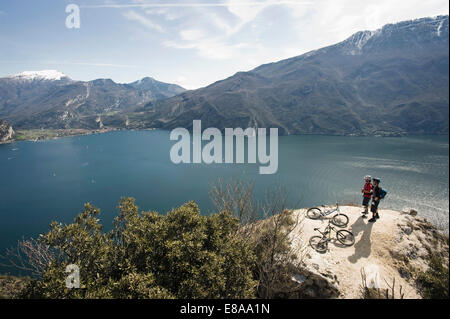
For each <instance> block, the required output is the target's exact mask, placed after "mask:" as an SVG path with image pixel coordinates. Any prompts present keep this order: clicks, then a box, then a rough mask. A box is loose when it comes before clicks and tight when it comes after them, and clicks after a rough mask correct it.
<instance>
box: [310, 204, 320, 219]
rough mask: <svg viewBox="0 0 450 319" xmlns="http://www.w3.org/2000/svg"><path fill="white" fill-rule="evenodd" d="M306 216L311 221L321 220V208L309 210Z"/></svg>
mask: <svg viewBox="0 0 450 319" xmlns="http://www.w3.org/2000/svg"><path fill="white" fill-rule="evenodd" d="M306 215H307V216H308V218H310V219H319V218H320V217H322V211H321V210H320V208H317V207H313V208H310V209H308V211H307V212H306Z"/></svg>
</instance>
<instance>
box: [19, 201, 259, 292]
mask: <svg viewBox="0 0 450 319" xmlns="http://www.w3.org/2000/svg"><path fill="white" fill-rule="evenodd" d="M119 209H120V214H119V216H118V217H116V218H115V221H114V228H113V230H112V231H110V232H108V233H105V232H102V225H101V224H100V223H99V219H98V218H97V215H98V214H99V213H100V211H99V210H98V209H96V208H94V207H93V206H91V205H90V204H86V205H85V210H84V212H82V213H81V214H80V215H79V216H78V217H77V218H75V220H74V222H73V223H72V224H69V225H62V224H60V223H56V222H53V223H52V224H51V225H50V231H49V232H48V233H46V234H44V235H41V236H40V241H41V242H42V243H44V244H46V245H48V246H50V247H52V248H55V249H57V250H58V251H59V252H61V256H62V257H61V258H55V259H54V260H53V261H52V262H50V263H49V265H48V266H47V267H46V269H45V271H44V273H43V274H42V278H40V279H39V280H34V281H32V282H31V283H30V284H29V285H28V286H27V288H26V289H25V290H24V291H23V292H22V294H21V296H20V297H22V298H253V297H255V290H256V289H255V287H256V285H257V282H256V281H255V280H254V279H253V274H252V268H253V267H254V264H255V262H256V260H255V253H254V252H253V251H252V249H251V248H250V246H249V245H248V244H246V242H245V241H243V240H242V238H241V237H240V236H239V235H238V234H237V231H238V228H239V221H238V220H237V219H236V218H234V217H232V216H231V214H230V213H227V212H223V213H219V214H213V215H211V216H202V215H200V211H199V208H198V206H197V205H196V204H195V203H194V202H190V203H187V204H185V205H183V206H181V207H179V208H177V209H175V210H173V211H171V212H169V213H168V214H167V215H160V214H158V213H155V212H144V213H139V211H138V207H137V206H136V205H135V203H134V199H132V198H123V199H122V200H121V202H120V203H119ZM69 264H75V265H77V266H78V267H79V269H80V282H81V288H82V289H68V288H66V286H65V281H66V276H67V274H66V273H65V268H66V266H67V265H69Z"/></svg>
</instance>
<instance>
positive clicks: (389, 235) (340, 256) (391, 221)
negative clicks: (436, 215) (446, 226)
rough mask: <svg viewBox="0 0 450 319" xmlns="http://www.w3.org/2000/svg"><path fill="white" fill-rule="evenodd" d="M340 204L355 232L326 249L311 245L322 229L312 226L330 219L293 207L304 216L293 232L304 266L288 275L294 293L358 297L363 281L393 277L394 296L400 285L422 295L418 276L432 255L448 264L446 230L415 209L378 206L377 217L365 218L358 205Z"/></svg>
mask: <svg viewBox="0 0 450 319" xmlns="http://www.w3.org/2000/svg"><path fill="white" fill-rule="evenodd" d="M340 209H341V212H342V213H344V214H346V215H347V216H348V217H349V219H350V221H349V223H348V225H347V227H346V228H345V229H347V230H349V231H351V232H352V233H353V234H354V236H355V244H354V245H353V246H351V247H344V246H342V245H340V244H339V242H337V241H336V240H333V241H331V242H330V243H329V245H328V250H327V252H326V253H319V252H317V251H315V250H314V249H312V248H311V247H310V246H309V239H310V238H311V237H312V236H317V235H320V234H319V233H318V232H316V231H314V229H315V228H319V229H320V230H321V231H323V230H324V228H325V227H326V226H327V224H328V220H327V219H323V220H311V219H308V218H307V217H306V216H305V215H306V209H300V210H297V211H295V213H296V214H298V216H299V217H300V218H301V219H302V222H301V223H300V224H301V225H300V226H298V227H299V228H298V229H297V230H295V231H294V232H293V233H292V236H293V238H292V245H295V247H293V249H294V250H297V251H301V252H302V253H301V255H300V254H299V256H298V258H300V259H301V260H302V263H303V266H304V267H303V268H304V272H303V273H299V274H297V275H295V276H294V277H293V278H292V280H293V281H294V282H296V283H297V284H298V287H297V289H296V291H297V292H298V297H300V298H344V299H353V298H362V289H363V284H365V286H366V287H367V288H373V289H378V290H380V291H383V292H384V291H386V289H390V286H392V283H393V282H394V281H395V290H396V291H395V294H396V297H399V296H400V294H399V293H400V287H401V288H402V290H401V291H402V294H404V296H403V297H404V298H407V299H416V298H421V294H420V293H419V289H418V286H417V284H416V276H417V275H418V274H419V273H420V272H425V271H427V270H428V268H429V261H430V257H431V256H432V255H433V256H436V255H438V256H439V257H440V258H442V260H443V261H444V263H445V266H446V267H448V260H449V244H448V236H447V235H446V234H444V233H443V232H442V231H440V230H438V229H437V228H436V227H435V226H434V225H432V224H431V223H430V222H428V221H427V220H426V219H424V218H422V217H420V216H418V213H417V211H415V210H408V211H405V212H398V211H393V210H380V211H379V213H380V216H381V218H380V219H379V220H378V221H377V222H376V223H369V222H368V219H367V218H362V216H361V208H360V207H354V206H342V207H341V208H340ZM333 237H335V233H332V238H333ZM363 281H364V282H363Z"/></svg>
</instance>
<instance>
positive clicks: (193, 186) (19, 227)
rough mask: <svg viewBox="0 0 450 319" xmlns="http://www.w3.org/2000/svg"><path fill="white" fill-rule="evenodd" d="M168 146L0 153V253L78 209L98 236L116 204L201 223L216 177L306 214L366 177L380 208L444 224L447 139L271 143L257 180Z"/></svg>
mask: <svg viewBox="0 0 450 319" xmlns="http://www.w3.org/2000/svg"><path fill="white" fill-rule="evenodd" d="M173 143H174V142H171V141H170V140H169V132H167V131H122V132H111V133H106V134H96V135H87V136H80V137H70V138H62V139H58V140H49V141H42V142H37V143H34V142H19V143H14V144H9V145H0V249H1V251H2V252H3V251H4V249H5V248H6V247H10V246H11V245H13V244H14V243H15V242H16V241H17V240H19V239H21V238H22V237H23V236H24V237H29V236H37V235H38V234H39V233H42V232H45V231H46V230H47V229H48V225H49V223H50V222H51V221H52V220H58V221H61V222H70V221H72V220H73V218H74V217H75V216H76V214H77V213H79V212H81V211H82V209H83V203H85V202H91V203H92V204H94V205H95V206H97V207H99V208H101V209H102V214H101V218H102V219H103V222H104V224H105V226H106V228H109V227H110V226H111V224H112V223H111V221H112V218H113V217H114V216H115V215H116V213H117V210H116V206H117V202H118V200H119V199H120V198H121V197H122V196H133V197H135V198H136V201H137V204H138V205H139V206H140V208H141V209H143V210H156V211H159V212H166V211H168V210H170V209H172V208H174V207H177V206H179V205H181V204H183V203H185V202H187V201H189V200H195V201H196V202H197V203H198V204H199V206H200V208H201V210H202V213H204V214H208V213H210V212H211V211H212V210H213V207H212V204H211V202H210V200H209V196H208V189H209V186H210V184H211V183H214V182H215V181H217V179H218V178H219V177H222V178H225V179H226V178H229V177H235V178H241V179H244V180H249V181H253V182H255V183H256V185H257V187H256V193H257V195H258V196H259V197H262V196H263V193H264V190H265V189H266V188H267V187H270V186H271V185H275V184H281V185H284V186H286V187H287V189H288V190H289V200H290V202H291V203H297V202H299V206H302V207H310V206H314V205H318V204H325V203H335V202H336V201H338V202H341V203H344V202H345V203H349V202H354V203H359V202H360V201H361V195H360V189H361V187H362V183H363V181H362V178H363V176H364V175H366V174H370V175H373V176H379V177H381V178H382V186H383V187H384V188H385V189H386V190H387V191H388V192H389V194H388V197H387V198H386V199H385V200H384V202H383V203H382V204H381V207H386V208H393V209H402V208H404V207H413V208H416V209H417V210H418V211H419V213H420V214H421V215H423V216H426V217H428V218H430V219H432V220H447V221H448V211H449V197H448V196H449V184H448V177H449V172H448V171H449V169H448V168H449V148H448V147H449V139H448V136H426V137H403V138H375V137H330V136H287V137H280V138H279V169H278V172H277V174H275V175H259V174H258V168H259V164H239V165H238V164H227V165H225V164H220V165H218V164H215V165H206V164H196V165H194V164H191V165H186V164H181V165H175V164H173V163H172V162H171V161H170V158H169V151H170V148H171V146H172V145H173Z"/></svg>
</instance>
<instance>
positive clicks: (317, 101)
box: [0, 15, 449, 135]
mask: <svg viewBox="0 0 450 319" xmlns="http://www.w3.org/2000/svg"><path fill="white" fill-rule="evenodd" d="M448 116H449V17H448V15H446V16H438V17H434V18H422V19H417V20H412V21H404V22H400V23H396V24H388V25H386V26H384V27H382V28H381V29H379V30H376V31H361V32H358V33H356V34H354V35H352V36H351V37H349V38H348V39H346V40H345V41H343V42H340V43H338V44H335V45H332V46H329V47H325V48H322V49H319V50H315V51H312V52H308V53H306V54H303V55H300V56H296V57H293V58H290V59H286V60H282V61H279V62H275V63H269V64H265V65H261V66H259V67H257V68H255V69H253V70H251V71H249V72H238V73H236V74H235V75H233V76H231V77H229V78H227V79H224V80H221V81H218V82H215V83H213V84H211V85H209V86H207V87H204V88H200V89H197V90H191V91H185V90H184V89H183V88H181V87H179V86H177V85H173V84H167V83H162V82H158V81H156V80H154V79H151V78H144V79H142V80H140V81H137V82H134V83H130V84H118V83H115V82H113V81H112V80H108V79H99V80H94V81H89V82H82V81H73V80H71V79H70V78H68V77H67V76H65V75H64V74H61V73H59V72H56V71H44V72H25V73H21V74H19V75H16V76H12V77H7V78H2V79H0V118H3V119H5V120H7V121H8V122H9V123H11V124H12V125H13V127H14V128H18V129H26V128H89V129H90V128H98V127H112V128H115V127H117V128H136V129H142V128H161V129H173V128H175V127H185V128H191V127H192V121H193V120H195V119H199V120H202V126H203V127H217V128H220V129H223V128H226V127H242V128H246V127H278V128H279V131H280V134H286V135H288V134H330V135H401V134H448V131H449V118H448Z"/></svg>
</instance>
